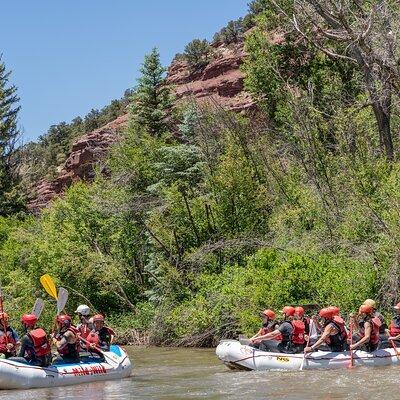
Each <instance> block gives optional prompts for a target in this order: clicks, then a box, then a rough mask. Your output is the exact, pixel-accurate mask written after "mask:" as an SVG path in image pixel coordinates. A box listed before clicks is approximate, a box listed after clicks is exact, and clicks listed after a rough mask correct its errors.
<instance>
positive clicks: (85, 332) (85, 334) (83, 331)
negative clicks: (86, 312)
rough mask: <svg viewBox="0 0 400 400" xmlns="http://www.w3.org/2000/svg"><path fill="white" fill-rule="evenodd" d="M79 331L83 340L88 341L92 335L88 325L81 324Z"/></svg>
mask: <svg viewBox="0 0 400 400" xmlns="http://www.w3.org/2000/svg"><path fill="white" fill-rule="evenodd" d="M78 330H79V335H80V337H82V338H83V339H86V338H87V337H88V335H89V334H90V329H89V327H88V324H80V325H79V328H78Z"/></svg>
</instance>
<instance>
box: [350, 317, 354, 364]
mask: <svg viewBox="0 0 400 400" xmlns="http://www.w3.org/2000/svg"><path fill="white" fill-rule="evenodd" d="M349 334H350V346H352V345H353V321H350V332H349ZM353 366H354V358H353V350H351V349H350V367H353Z"/></svg>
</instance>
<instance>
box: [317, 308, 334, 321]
mask: <svg viewBox="0 0 400 400" xmlns="http://www.w3.org/2000/svg"><path fill="white" fill-rule="evenodd" d="M332 308H333V307H326V308H323V309H322V310H320V311H319V316H320V317H322V318H325V319H332V318H333V317H334V316H335V310H333V309H332Z"/></svg>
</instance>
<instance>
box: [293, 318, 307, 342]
mask: <svg viewBox="0 0 400 400" xmlns="http://www.w3.org/2000/svg"><path fill="white" fill-rule="evenodd" d="M291 324H292V326H293V333H292V343H293V344H304V342H305V340H304V332H305V329H306V327H305V325H304V322H303V321H300V320H297V319H295V320H293V321H292V322H291Z"/></svg>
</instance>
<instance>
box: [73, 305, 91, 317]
mask: <svg viewBox="0 0 400 400" xmlns="http://www.w3.org/2000/svg"><path fill="white" fill-rule="evenodd" d="M75 313H76V314H82V315H89V314H90V308H89V307H88V306H87V305H86V304H81V305H80V306H79V307H78V308H77V309H76V310H75Z"/></svg>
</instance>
